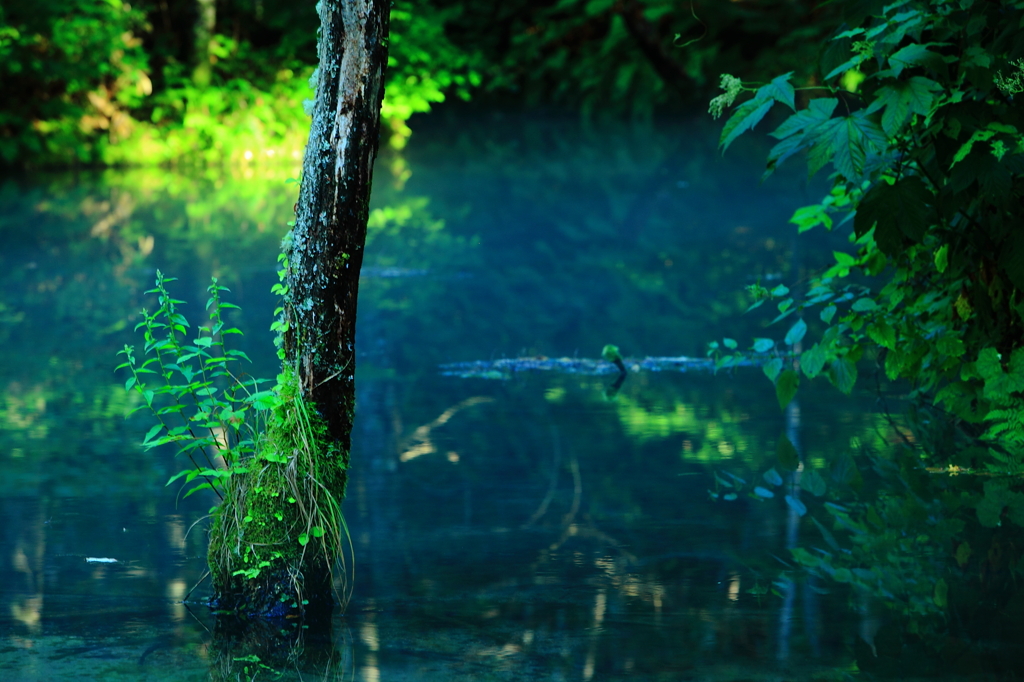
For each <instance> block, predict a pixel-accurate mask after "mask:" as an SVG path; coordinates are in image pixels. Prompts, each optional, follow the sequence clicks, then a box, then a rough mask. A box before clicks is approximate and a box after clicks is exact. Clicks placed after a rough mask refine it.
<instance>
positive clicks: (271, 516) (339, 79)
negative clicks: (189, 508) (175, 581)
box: [210, 0, 390, 617]
mask: <svg viewBox="0 0 1024 682" xmlns="http://www.w3.org/2000/svg"><path fill="white" fill-rule="evenodd" d="M318 8H319V12H320V19H321V28H320V35H319V41H318V51H319V58H320V66H319V68H318V69H317V74H318V75H317V76H316V77H315V78H316V82H317V87H316V100H315V103H314V107H313V112H312V123H311V129H310V136H309V143H308V145H307V147H306V154H305V159H304V162H303V168H302V184H301V188H300V192H299V201H298V204H297V205H296V216H295V226H294V228H293V230H292V231H291V233H289V235H288V236H287V237H286V239H285V243H284V256H285V258H286V261H285V268H286V273H287V279H286V284H287V289H286V291H285V293H284V305H283V317H282V322H283V326H284V329H283V339H282V343H283V346H282V352H281V355H282V359H283V368H282V374H281V376H280V377H279V397H280V399H281V401H280V404H279V405H278V406H277V407H275V408H274V409H273V411H272V414H271V416H270V417H269V419H268V425H267V430H266V433H265V434H264V436H263V441H262V442H261V444H260V447H259V451H260V453H261V454H259V455H257V457H256V458H255V459H254V460H253V461H252V463H251V464H250V465H249V467H248V468H249V470H248V472H247V473H246V474H245V475H241V476H234V477H232V479H231V481H230V484H229V490H228V492H229V495H228V496H227V497H226V498H225V502H224V503H223V505H222V506H221V508H220V510H219V511H218V513H217V515H216V518H215V522H214V527H213V529H212V531H211V538H210V570H211V574H212V576H213V582H214V591H215V599H214V605H215V606H217V607H219V608H222V609H227V610H230V611H234V612H242V613H246V614H250V615H259V616H264V617H280V616H292V615H293V614H294V613H295V612H299V613H301V614H305V615H308V616H312V615H313V614H314V613H321V614H322V613H329V612H330V607H331V606H332V605H333V603H334V599H333V595H334V582H333V581H332V569H333V567H334V563H335V559H336V558H337V556H338V552H339V551H340V550H341V548H342V547H343V546H344V544H345V537H344V536H345V533H346V530H345V526H344V521H343V520H342V518H341V515H340V514H341V510H340V502H341V500H342V499H343V497H344V495H345V487H346V484H347V478H348V476H347V469H348V463H349V448H350V444H351V432H352V421H353V415H354V408H355V383H354V378H355V334H356V297H357V293H358V285H359V270H360V266H361V264H362V261H363V245H364V242H365V239H366V221H367V217H368V214H369V209H368V206H369V199H370V184H371V177H372V171H373V163H374V160H375V159H376V156H377V144H378V138H379V132H380V106H381V101H382V99H383V96H384V79H383V75H384V68H385V66H386V64H387V36H388V18H389V12H390V9H389V4H388V3H387V2H385V1H384V0H320V3H319V4H318Z"/></svg>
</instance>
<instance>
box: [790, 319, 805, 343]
mask: <svg viewBox="0 0 1024 682" xmlns="http://www.w3.org/2000/svg"><path fill="white" fill-rule="evenodd" d="M806 333H807V323H806V322H804V321H803V320H797V321H796V324H794V325H793V326H792V327H790V328H789V331H788V332H786V343H787V344H789V345H790V346H794V345H796V344H798V343H800V340H801V339H803V338H804V334H806Z"/></svg>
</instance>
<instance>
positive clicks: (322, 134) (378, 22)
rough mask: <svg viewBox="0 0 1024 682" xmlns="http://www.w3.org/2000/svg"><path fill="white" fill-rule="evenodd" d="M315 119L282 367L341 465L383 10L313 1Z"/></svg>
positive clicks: (357, 1)
mask: <svg viewBox="0 0 1024 682" xmlns="http://www.w3.org/2000/svg"><path fill="white" fill-rule="evenodd" d="M319 7H320V17H321V22H322V24H321V29H320V30H321V35H320V41H319V50H320V67H319V69H318V70H317V75H316V78H317V89H316V101H315V104H314V108H313V121H312V126H311V130H310V134H309V144H308V145H307V146H306V157H305V160H304V162H303V166H302V185H301V189H300V191H299V203H298V205H297V208H296V217H295V228H294V229H293V230H292V233H291V239H290V243H289V244H288V246H287V248H286V252H287V254H288V266H289V275H288V288H289V300H288V302H287V304H286V307H287V310H286V315H287V319H288V323H289V326H290V328H289V330H288V333H287V334H286V336H285V353H286V356H285V362H287V363H290V364H291V365H292V366H293V367H294V368H295V370H296V374H297V375H298V378H299V382H300V386H301V387H302V391H303V395H304V396H305V397H306V399H307V400H312V401H313V402H315V403H316V404H317V406H318V407H319V408H320V412H321V415H322V416H323V418H324V420H325V421H326V422H327V425H328V433H329V435H330V437H331V438H332V439H333V440H334V441H335V443H336V444H337V445H338V446H339V447H340V449H341V451H343V452H344V453H345V455H346V457H347V454H348V450H349V443H350V440H351V431H352V414H353V407H354V405H353V403H354V401H355V383H354V375H355V359H356V356H355V339H356V297H357V294H358V291H359V269H360V267H361V266H362V263H363V246H364V244H365V242H366V220H367V217H368V215H369V203H370V181H371V178H372V175H373V163H374V160H375V159H376V157H377V143H378V139H379V137H380V105H381V101H382V100H383V97H384V67H385V65H386V64H387V29H388V15H389V12H390V9H389V4H388V3H387V2H384V1H383V0H343V1H341V2H338V1H337V0H321V2H320V5H319Z"/></svg>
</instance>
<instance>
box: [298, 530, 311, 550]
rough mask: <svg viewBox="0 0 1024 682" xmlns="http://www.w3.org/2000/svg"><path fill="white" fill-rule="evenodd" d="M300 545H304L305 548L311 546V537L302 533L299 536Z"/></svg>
mask: <svg viewBox="0 0 1024 682" xmlns="http://www.w3.org/2000/svg"><path fill="white" fill-rule="evenodd" d="M299 544H300V545H302V546H303V547H305V546H306V545H308V544H309V535H307V534H306V533H300V534H299Z"/></svg>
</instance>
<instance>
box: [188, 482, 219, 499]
mask: <svg viewBox="0 0 1024 682" xmlns="http://www.w3.org/2000/svg"><path fill="white" fill-rule="evenodd" d="M200 490H214V487H213V485H212V484H210V483H200V484H199V485H197V486H194V487H192V488H191V489H189V491H188V492H187V493H185V494H184V495H183V496H182V498H181V499H185V498H187V497H190V496H192V495H193V494H195V493H197V492H199V491H200Z"/></svg>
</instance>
